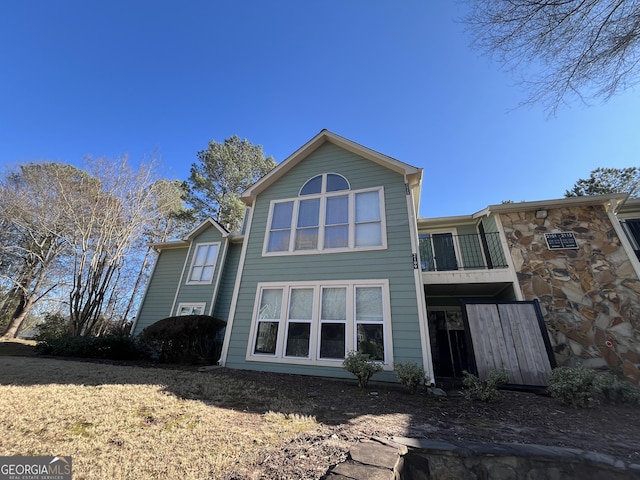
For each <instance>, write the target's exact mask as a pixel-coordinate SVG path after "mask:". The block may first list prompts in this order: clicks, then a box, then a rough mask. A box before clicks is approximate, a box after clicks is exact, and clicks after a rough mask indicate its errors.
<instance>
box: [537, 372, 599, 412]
mask: <svg viewBox="0 0 640 480" xmlns="http://www.w3.org/2000/svg"><path fill="white" fill-rule="evenodd" d="M548 391H549V394H550V395H551V396H552V397H553V398H556V399H558V400H559V401H560V402H561V403H563V404H565V405H568V406H570V407H573V408H590V407H595V406H596V405H598V404H599V403H600V396H601V394H602V390H601V387H600V382H599V381H598V374H597V373H596V372H595V371H594V370H591V369H588V368H585V367H583V366H582V365H578V366H577V367H560V368H556V369H554V370H553V371H552V372H551V375H550V376H549V389H548Z"/></svg>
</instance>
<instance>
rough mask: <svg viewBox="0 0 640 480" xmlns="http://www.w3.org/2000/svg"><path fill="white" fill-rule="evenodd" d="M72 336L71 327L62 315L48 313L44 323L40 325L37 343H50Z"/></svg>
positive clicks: (36, 337) (36, 338)
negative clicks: (49, 341) (50, 341)
mask: <svg viewBox="0 0 640 480" xmlns="http://www.w3.org/2000/svg"><path fill="white" fill-rule="evenodd" d="M70 335H71V325H70V324H69V321H68V320H67V319H66V318H65V317H64V316H63V315H62V314H61V313H47V314H46V315H45V317H44V322H43V323H40V324H38V334H37V335H36V336H35V340H37V341H44V342H46V341H48V340H54V339H59V338H63V337H68V336H70Z"/></svg>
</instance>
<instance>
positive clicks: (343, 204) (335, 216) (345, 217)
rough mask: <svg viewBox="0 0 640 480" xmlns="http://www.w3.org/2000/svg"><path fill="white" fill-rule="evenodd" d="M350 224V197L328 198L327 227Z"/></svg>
mask: <svg viewBox="0 0 640 480" xmlns="http://www.w3.org/2000/svg"><path fill="white" fill-rule="evenodd" d="M340 223H349V197H347V196H346V195H340V196H339V197H328V198H327V220H326V224H327V225H337V224H340Z"/></svg>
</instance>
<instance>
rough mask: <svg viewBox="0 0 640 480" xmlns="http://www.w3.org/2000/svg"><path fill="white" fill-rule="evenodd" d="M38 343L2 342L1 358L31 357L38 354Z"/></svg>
mask: <svg viewBox="0 0 640 480" xmlns="http://www.w3.org/2000/svg"><path fill="white" fill-rule="evenodd" d="M35 349H36V342H34V341H29V340H25V341H21V340H8V341H0V356H9V355H10V356H18V357H31V356H33V355H35V354H36V352H35Z"/></svg>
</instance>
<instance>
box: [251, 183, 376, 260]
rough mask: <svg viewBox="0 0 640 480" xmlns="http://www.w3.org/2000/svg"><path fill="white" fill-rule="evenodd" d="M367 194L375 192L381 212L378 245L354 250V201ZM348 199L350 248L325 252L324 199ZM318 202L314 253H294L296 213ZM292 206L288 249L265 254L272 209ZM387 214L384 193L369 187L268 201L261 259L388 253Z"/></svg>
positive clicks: (269, 232) (307, 251) (308, 251)
mask: <svg viewBox="0 0 640 480" xmlns="http://www.w3.org/2000/svg"><path fill="white" fill-rule="evenodd" d="M369 192H378V208H379V210H380V230H381V232H380V241H381V244H380V245H371V246H363V247H358V246H356V244H355V242H356V236H355V231H356V227H357V226H358V223H356V218H355V208H356V197H357V196H358V195H359V194H362V193H369ZM341 196H347V197H348V202H349V204H348V208H349V220H350V221H349V223H348V229H349V233H348V235H349V239H348V243H349V245H348V246H347V247H341V248H324V231H325V228H326V225H325V220H326V218H325V213H326V201H327V198H332V197H341ZM316 198H317V199H320V211H319V218H318V238H317V246H316V248H315V249H308V250H296V249H295V242H296V230H297V226H296V223H297V222H296V220H297V218H298V210H299V205H300V202H301V201H303V200H313V199H316ZM287 202H292V203H293V210H292V213H291V220H290V227H291V228H290V229H289V248H288V250H286V251H275V252H270V251H268V248H269V240H270V238H271V221H272V219H273V211H274V209H275V205H276V204H280V203H287ZM386 217H387V215H386V210H385V192H384V187H382V186H380V187H372V188H363V189H360V190H340V191H337V192H330V193H321V194H315V195H303V196H301V197H293V198H283V199H278V200H271V202H270V203H269V213H268V215H267V224H266V230H265V234H264V240H263V244H262V256H263V257H271V256H282V255H287V256H289V255H318V254H327V253H342V252H354V251H357V252H361V251H370V250H386V249H387V221H386ZM369 223H378V222H369Z"/></svg>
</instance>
